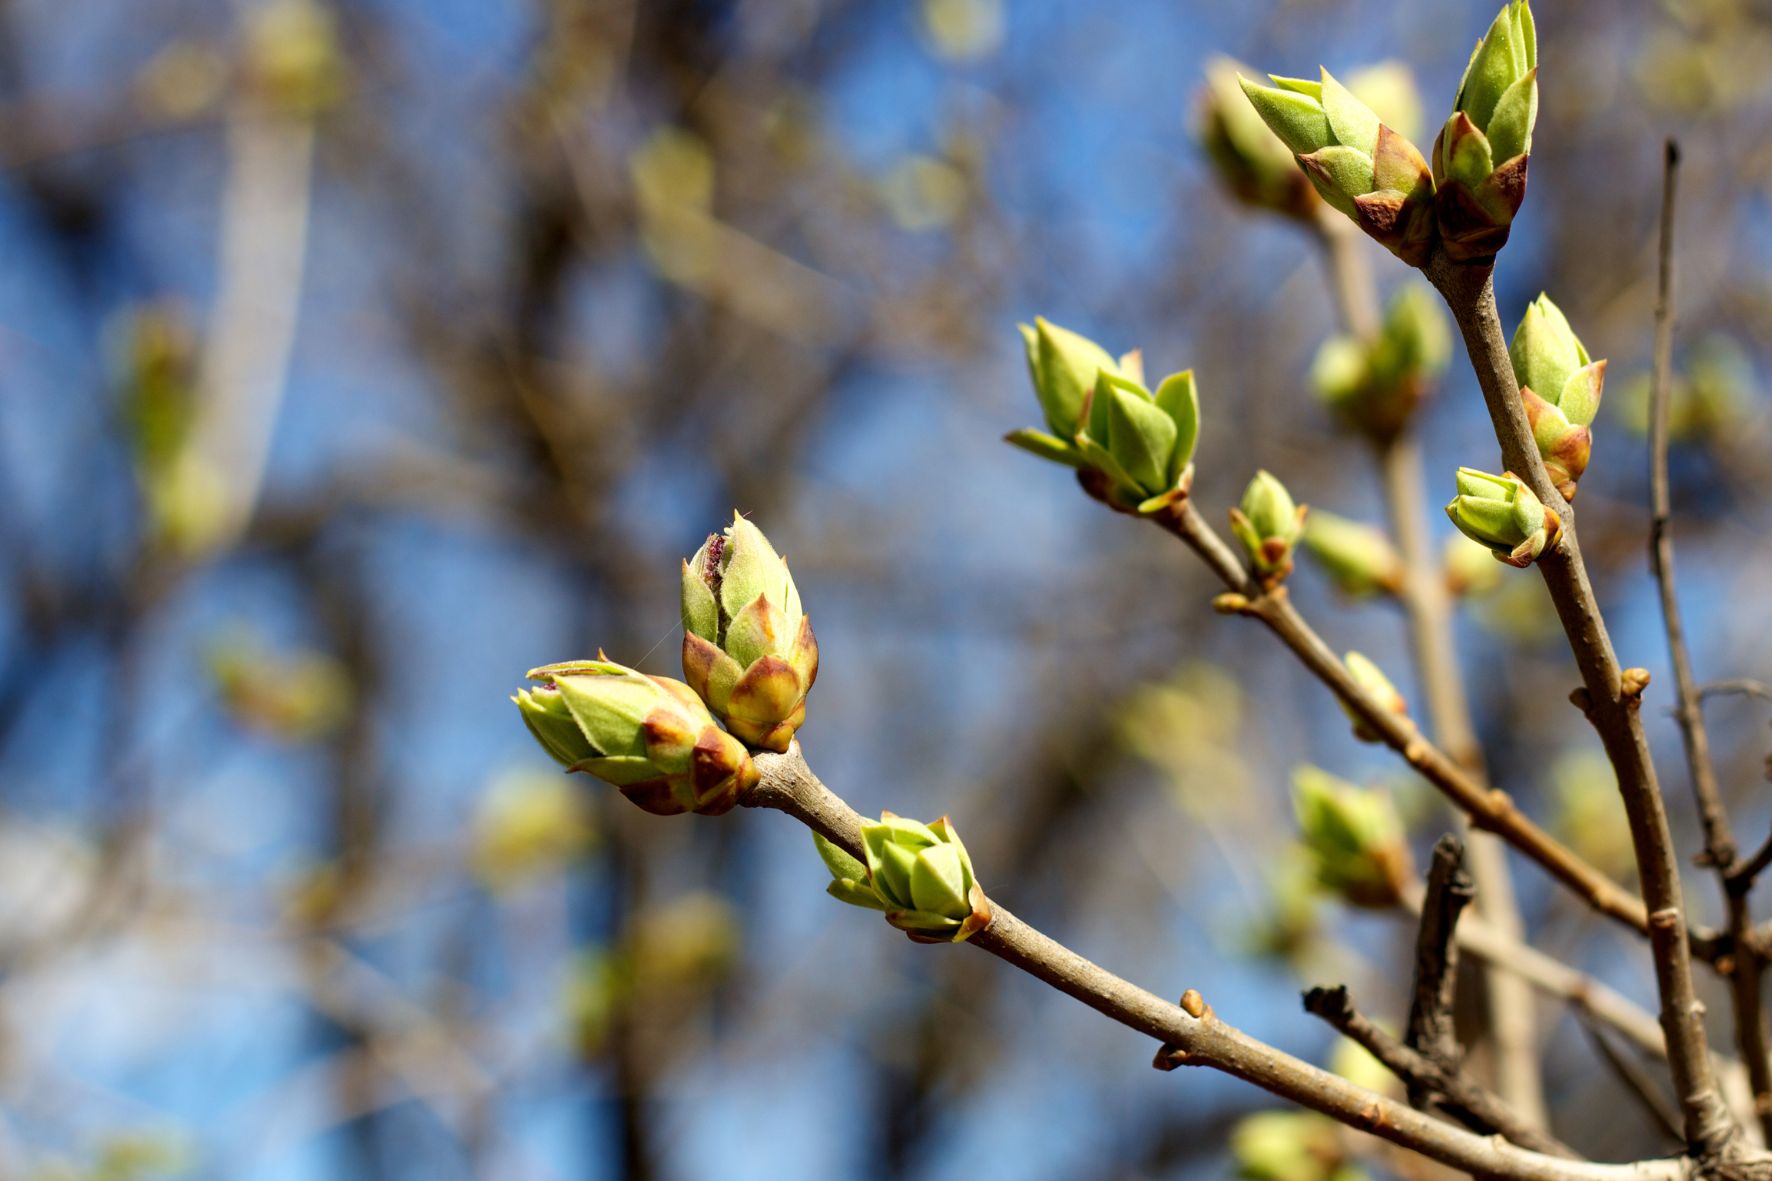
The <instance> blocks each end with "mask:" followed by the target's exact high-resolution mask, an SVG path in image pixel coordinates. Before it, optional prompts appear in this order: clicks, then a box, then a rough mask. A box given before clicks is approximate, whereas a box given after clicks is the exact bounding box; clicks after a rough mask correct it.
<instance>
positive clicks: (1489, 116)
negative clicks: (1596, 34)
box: [1434, 0, 1538, 262]
mask: <svg viewBox="0 0 1772 1181" xmlns="http://www.w3.org/2000/svg"><path fill="white" fill-rule="evenodd" d="M1537 119H1538V35H1537V33H1536V31H1535V30H1534V28H1533V23H1532V8H1531V6H1530V4H1528V3H1527V0H1511V2H1510V3H1508V4H1507V5H1505V6H1504V7H1503V8H1502V10H1501V12H1500V14H1499V15H1497V16H1496V18H1495V23H1494V24H1492V25H1490V26H1489V31H1488V32H1487V33H1485V34H1484V35H1483V39H1482V40H1481V41H1479V42H1477V48H1476V49H1475V50H1474V51H1473V52H1472V53H1471V59H1470V64H1469V65H1467V66H1466V67H1465V71H1464V78H1463V80H1461V81H1460V82H1459V84H1458V97H1457V99H1456V100H1455V101H1454V103H1453V113H1452V117H1451V118H1450V119H1449V120H1447V122H1446V126H1445V127H1444V128H1443V129H1442V130H1441V132H1440V138H1439V139H1438V140H1437V141H1436V142H1435V144H1434V183H1435V184H1436V185H1437V186H1438V192H1437V193H1436V195H1435V201H1434V205H1435V211H1436V213H1437V215H1438V218H1439V223H1440V237H1441V240H1442V241H1443V242H1444V243H1445V247H1446V253H1447V255H1448V256H1450V257H1451V258H1453V259H1456V260H1459V261H1474V262H1481V261H1486V260H1488V259H1490V258H1493V257H1494V256H1495V253H1496V252H1497V251H1498V250H1500V249H1501V248H1502V246H1504V245H1506V243H1507V235H1508V229H1509V227H1510V226H1511V225H1512V224H1513V220H1514V214H1516V213H1517V212H1519V209H1520V203H1521V202H1522V201H1524V200H1525V198H1526V164H1527V161H1528V160H1529V159H1530V158H1531V154H1532V127H1533V124H1534V123H1535V122H1536V121H1537Z"/></svg>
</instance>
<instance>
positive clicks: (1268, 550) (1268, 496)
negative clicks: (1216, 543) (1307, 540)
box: [1231, 470, 1309, 584]
mask: <svg viewBox="0 0 1772 1181" xmlns="http://www.w3.org/2000/svg"><path fill="white" fill-rule="evenodd" d="M1308 511H1309V510H1308V509H1307V508H1306V507H1305V506H1304V505H1300V504H1294V503H1293V502H1292V494H1291V493H1289V492H1287V491H1286V485H1284V484H1282V483H1280V481H1279V480H1278V479H1276V478H1275V477H1274V476H1273V475H1272V474H1271V473H1269V472H1267V471H1265V470H1264V471H1258V472H1256V473H1255V478H1254V479H1253V480H1251V481H1249V486H1248V487H1247V488H1245V489H1244V490H1243V503H1242V505H1241V507H1239V508H1234V509H1232V510H1231V532H1232V533H1234V534H1235V535H1236V537H1237V540H1238V541H1240V542H1242V543H1243V550H1244V552H1245V553H1247V554H1248V555H1249V562H1250V564H1251V565H1252V566H1253V567H1254V568H1255V572H1256V573H1257V574H1258V575H1259V576H1260V577H1261V578H1262V580H1263V581H1264V582H1266V583H1269V584H1273V583H1277V582H1279V581H1280V580H1281V579H1283V578H1285V577H1286V576H1287V575H1288V574H1290V573H1292V549H1293V547H1294V546H1295V545H1297V543H1298V539H1299V538H1300V537H1302V536H1304V519H1305V514H1306V513H1307V512H1308Z"/></svg>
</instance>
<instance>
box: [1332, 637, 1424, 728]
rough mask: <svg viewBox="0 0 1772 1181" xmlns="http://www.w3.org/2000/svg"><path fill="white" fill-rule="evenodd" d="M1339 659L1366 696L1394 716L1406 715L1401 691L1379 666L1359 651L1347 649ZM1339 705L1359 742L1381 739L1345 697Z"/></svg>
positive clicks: (1406, 706) (1407, 711)
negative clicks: (1398, 690)
mask: <svg viewBox="0 0 1772 1181" xmlns="http://www.w3.org/2000/svg"><path fill="white" fill-rule="evenodd" d="M1343 663H1345V664H1346V665H1347V671H1348V675H1349V676H1351V677H1353V679H1354V683H1355V684H1357V685H1358V686H1359V687H1360V688H1361V689H1362V690H1363V691H1364V692H1365V694H1366V696H1368V697H1370V698H1372V699H1373V700H1374V701H1375V702H1377V703H1378V705H1379V707H1380V708H1382V709H1384V710H1386V711H1388V712H1390V713H1393V714H1396V715H1397V716H1398V717H1403V718H1406V717H1408V716H1409V703H1408V702H1407V701H1404V700H1403V695H1402V694H1401V693H1399V692H1397V687H1396V686H1395V685H1393V684H1391V682H1390V678H1389V677H1387V676H1385V675H1384V670H1383V669H1381V668H1379V667H1378V666H1377V665H1376V664H1374V663H1372V661H1371V660H1370V659H1369V658H1368V657H1366V656H1364V655H1362V654H1361V653H1359V652H1349V653H1348V654H1347V655H1346V656H1345V657H1344V658H1343ZM1341 708H1342V711H1343V712H1344V713H1346V714H1347V716H1348V720H1349V721H1350V722H1352V723H1353V724H1354V737H1355V738H1358V739H1359V740H1360V741H1361V742H1381V741H1383V735H1381V734H1379V733H1378V732H1377V731H1375V730H1373V729H1372V727H1371V726H1368V725H1367V724H1366V721H1365V719H1364V718H1362V717H1360V715H1359V714H1357V713H1355V712H1354V711H1353V710H1352V709H1351V708H1350V707H1349V706H1348V704H1347V703H1346V702H1345V701H1344V702H1342V703H1341Z"/></svg>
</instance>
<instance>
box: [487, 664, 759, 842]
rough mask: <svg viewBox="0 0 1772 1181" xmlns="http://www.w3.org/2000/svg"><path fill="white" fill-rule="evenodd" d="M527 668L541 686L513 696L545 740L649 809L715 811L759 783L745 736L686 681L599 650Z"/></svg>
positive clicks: (568, 761) (557, 753)
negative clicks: (729, 727)
mask: <svg viewBox="0 0 1772 1181" xmlns="http://www.w3.org/2000/svg"><path fill="white" fill-rule="evenodd" d="M528 676H529V679H530V680H532V681H540V682H541V684H540V686H539V687H534V688H528V689H520V690H518V692H517V694H516V695H515V696H514V697H513V698H512V700H513V701H515V702H516V703H517V709H518V711H519V712H520V713H521V714H522V716H523V721H524V724H525V725H527V726H528V727H529V732H530V733H531V734H533V735H534V736H535V739H536V741H537V742H539V743H540V744H541V746H542V749H544V750H546V751H547V752H548V754H550V755H552V756H553V757H554V759H555V760H556V761H558V762H560V763H563V764H565V766H566V769H567V770H569V771H585V772H588V773H590V774H592V775H595V776H596V777H597V778H599V779H601V780H603V781H604V782H606V783H609V784H611V785H613V786H614V787H616V788H617V789H619V790H620V791H621V793H622V794H623V795H624V796H626V797H627V798H628V799H630V800H632V801H633V802H634V803H635V804H637V805H639V806H640V807H641V808H643V809H645V810H646V811H648V812H652V813H654V814H656V815H660V816H673V815H676V814H678V813H681V812H700V813H702V814H704V815H709V816H715V815H719V814H720V813H722V812H725V811H728V810H729V809H731V808H732V807H733V805H735V804H736V803H738V801H739V798H740V797H741V796H743V795H744V793H745V792H747V791H749V790H750V789H751V788H752V787H754V786H755V785H756V782H757V777H758V776H757V768H756V766H755V764H753V763H752V762H751V756H750V753H749V752H748V751H746V750H745V748H744V744H743V743H741V742H739V741H738V740H737V739H736V738H734V737H733V736H732V735H730V734H727V733H726V732H724V731H723V730H721V729H720V728H719V727H718V726H717V725H715V724H714V719H713V718H712V717H711V716H709V714H708V711H707V708H706V706H704V705H703V704H702V702H701V700H700V698H698V697H697V696H696V694H695V692H694V690H692V689H690V687H689V686H688V685H685V684H684V683H683V682H681V681H675V680H672V679H670V678H669V677H652V676H647V675H646V674H644V673H641V672H638V671H636V670H634V669H631V668H628V667H626V666H625V665H620V664H616V663H615V662H614V661H610V660H605V659H602V658H599V659H597V660H580V661H572V662H570V663H566V664H552V665H547V666H545V667H543V668H537V669H532V670H530V672H529V673H528ZM568 723H571V725H570V726H569V725H568ZM574 729H576V734H575V733H574Z"/></svg>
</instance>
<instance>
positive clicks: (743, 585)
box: [682, 514, 818, 751]
mask: <svg viewBox="0 0 1772 1181" xmlns="http://www.w3.org/2000/svg"><path fill="white" fill-rule="evenodd" d="M682 609H683V676H684V678H685V679H686V680H687V681H688V682H689V685H690V687H691V688H693V689H694V690H695V692H696V693H697V694H698V695H699V696H700V697H701V699H702V700H703V701H704V702H706V703H707V706H708V708H709V709H711V710H713V712H714V715H715V716H716V717H718V718H719V719H720V720H722V721H723V722H725V723H726V725H727V727H728V728H730V729H731V731H732V732H733V733H734V734H735V735H737V736H738V737H739V738H741V739H743V740H744V741H745V742H747V743H749V744H750V745H752V746H760V747H764V748H766V749H768V750H775V751H785V750H787V748H788V745H789V744H790V743H791V742H793V740H794V732H795V731H796V730H798V729H799V728H800V726H801V724H802V723H803V722H805V720H806V694H807V693H808V692H810V691H811V689H812V683H813V682H814V681H815V680H817V679H818V640H817V639H816V638H815V637H814V636H813V634H812V620H811V619H810V618H808V617H807V616H806V614H805V612H804V611H803V610H802V609H801V606H800V591H799V588H797V587H796V586H795V585H794V578H793V575H792V574H790V573H788V564H787V560H786V559H785V558H783V557H782V556H781V555H779V554H777V553H776V552H775V547H774V546H772V545H770V544H769V539H768V538H767V537H764V536H763V532H762V530H760V529H758V528H757V527H756V526H755V525H753V524H751V523H750V522H749V521H747V520H745V519H744V518H743V517H742V516H738V515H737V514H734V515H733V518H732V524H731V525H729V526H727V528H726V531H725V532H724V533H714V534H710V535H709V536H708V539H707V541H705V542H703V543H702V547H701V548H700V549H699V550H697V551H696V553H695V556H694V557H693V558H691V559H689V560H688V561H686V562H684V563H683V580H682Z"/></svg>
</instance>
